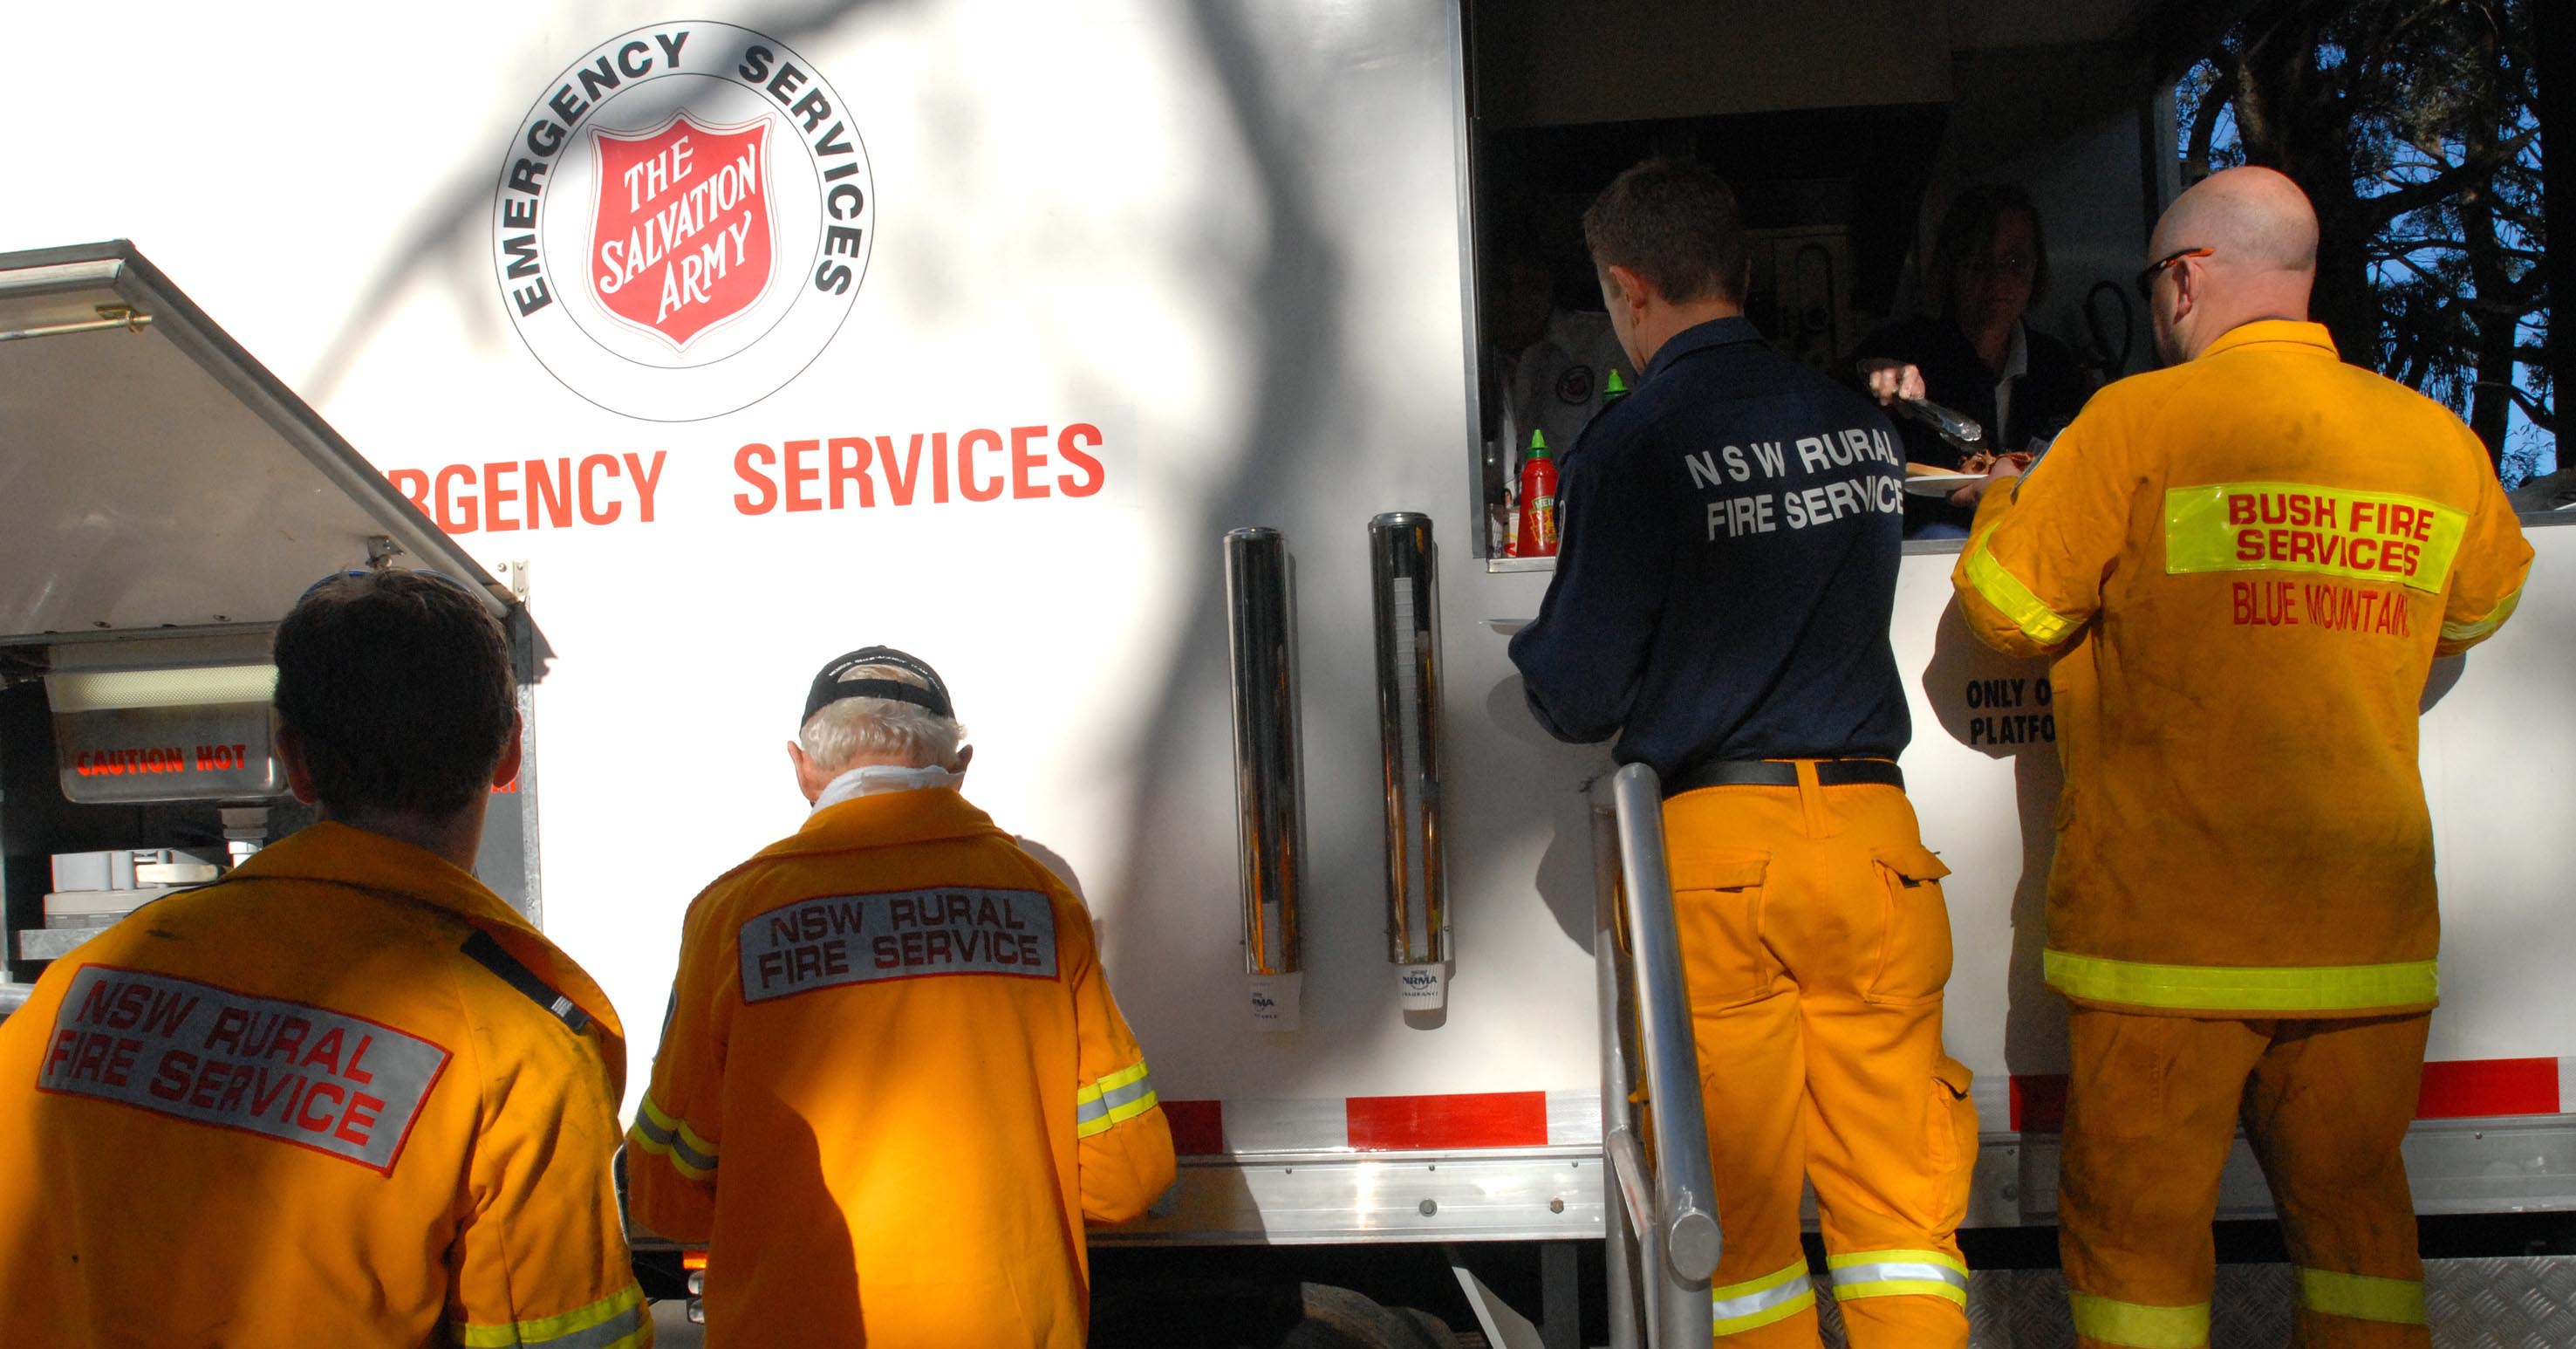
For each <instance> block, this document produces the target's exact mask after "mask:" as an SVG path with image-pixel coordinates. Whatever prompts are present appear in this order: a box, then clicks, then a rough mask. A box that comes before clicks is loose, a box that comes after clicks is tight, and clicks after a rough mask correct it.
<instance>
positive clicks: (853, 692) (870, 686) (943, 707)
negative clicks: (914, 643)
mask: <svg viewBox="0 0 2576 1349" xmlns="http://www.w3.org/2000/svg"><path fill="white" fill-rule="evenodd" d="M862 665H890V666H893V667H894V668H895V669H898V670H901V671H904V672H905V673H907V674H914V675H919V676H920V677H921V679H922V682H923V683H926V684H928V685H929V686H930V687H928V688H923V687H921V685H919V684H907V683H904V682H903V681H902V680H900V679H843V678H842V677H841V676H842V675H843V674H846V673H848V672H849V671H851V670H855V669H857V668H859V667H860V666H862ZM843 698H889V699H892V700H893V701H895V702H898V703H910V704H912V705H913V706H915V707H923V708H928V709H929V710H931V711H933V712H936V713H938V714H939V715H941V716H943V717H947V718H949V719H951V720H954V719H955V718H956V716H957V712H956V709H955V708H954V707H953V706H952V705H951V704H950V703H949V701H948V684H947V682H946V681H944V680H942V679H941V678H940V677H939V672H938V671H937V670H934V669H931V668H930V662H928V661H925V660H923V659H921V658H920V657H918V656H915V655H911V654H910V653H908V652H903V651H897V650H895V649H894V648H893V647H890V646H868V647H861V648H859V649H858V650H856V651H853V652H851V653H849V654H848V655H846V656H840V657H836V658H834V660H833V661H832V663H831V664H829V665H826V666H824V667H823V672H822V673H821V674H818V675H816V676H814V687H813V688H812V689H810V690H808V691H807V692H806V694H805V715H804V717H803V718H801V719H800V720H798V721H797V723H796V724H797V725H799V726H802V725H804V724H805V723H806V722H808V721H812V720H813V719H814V714H815V713H817V712H820V711H822V710H823V709H824V708H825V707H827V706H830V705H831V704H833V703H837V702H839V701H840V700H842V699H843Z"/></svg>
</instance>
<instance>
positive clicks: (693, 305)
mask: <svg viewBox="0 0 2576 1349" xmlns="http://www.w3.org/2000/svg"><path fill="white" fill-rule="evenodd" d="M597 134H598V138H599V179H600V182H601V183H602V184H605V185H608V186H605V187H603V189H602V190H601V192H600V193H599V214H598V217H597V218H596V220H595V221H594V222H593V223H592V225H591V229H590V237H591V240H592V244H593V248H592V252H593V253H594V255H595V256H596V258H597V260H598V266H597V267H596V268H594V269H593V271H592V277H591V285H592V286H593V287H594V288H595V290H596V292H597V295H598V299H599V303H600V305H601V307H603V308H605V309H606V310H607V311H608V312H609V314H610V315H611V316H612V317H614V318H618V319H621V320H623V321H625V322H626V323H627V324H628V325H629V326H631V327H634V328H636V329H638V330H640V331H643V332H648V333H652V334H655V335H656V336H659V337H660V338H661V339H662V340H663V341H665V342H668V343H669V344H670V345H671V349H672V350H673V351H687V350H688V349H689V345H690V344H691V343H693V342H695V341H696V340H697V339H698V337H699V335H700V334H702V333H704V332H706V331H707V330H708V329H709V328H713V327H716V326H718V325H720V324H722V323H724V322H725V321H726V320H728V319H732V318H736V317H739V316H740V315H742V314H744V313H745V312H747V311H749V310H751V309H752V308H754V307H756V306H757V305H758V304H759V303H760V297H761V296H763V295H766V294H768V293H769V287H770V285H771V284H772V283H773V282H774V281H775V280H776V278H775V277H774V276H772V275H771V270H772V269H771V267H770V212H769V198H768V196H767V195H766V194H764V193H763V192H762V191H761V190H760V185H761V183H762V182H763V181H765V180H766V179H767V178H768V176H769V172H768V166H769V159H768V151H769V122H768V121H767V119H763V120H761V121H758V122H754V123H752V124H751V125H749V126H746V127H738V128H729V129H725V130H717V129H714V128H710V127H705V126H701V125H699V124H698V123H696V122H694V121H691V120H690V118H689V115H688V114H687V113H685V112H684V113H681V114H679V115H678V116H675V117H673V118H672V119H671V121H670V124H669V125H667V126H665V127H663V128H662V129H661V130H659V131H657V132H655V133H654V134H652V135H647V136H639V137H635V138H633V139H629V138H627V137H624V136H612V135H610V134H608V133H607V132H605V131H602V132H599V133H597ZM701 159H704V160H706V161H708V162H710V163H712V164H713V165H714V166H715V167H713V168H708V167H706V166H705V165H703V164H701V163H700V162H699V161H700V160H701ZM692 177H695V178H698V179H699V180H700V188H701V189H702V190H692V191H691V192H690V193H689V194H688V195H686V196H683V197H681V198H680V200H679V201H678V202H676V203H674V204H673V205H670V206H662V207H660V208H659V209H656V204H657V203H658V202H659V201H660V200H661V197H660V196H656V195H654V194H653V192H652V190H651V189H652V186H653V185H654V184H655V183H657V182H659V181H661V180H662V179H664V178H670V179H674V180H676V181H678V182H686V181H687V180H688V179H690V178H692ZM620 183H623V184H625V185H626V190H625V191H623V192H620V191H617V190H615V186H614V185H616V184H620ZM669 195H672V194H671V193H670V192H665V193H663V194H662V196H669ZM700 239H704V240H706V242H705V243H704V244H703V245H698V246H696V247H694V248H693V247H692V245H693V244H696V241H698V240H700ZM728 245H730V247H728ZM656 277H659V278H660V281H661V284H659V285H655V284H653V281H654V278H656Z"/></svg>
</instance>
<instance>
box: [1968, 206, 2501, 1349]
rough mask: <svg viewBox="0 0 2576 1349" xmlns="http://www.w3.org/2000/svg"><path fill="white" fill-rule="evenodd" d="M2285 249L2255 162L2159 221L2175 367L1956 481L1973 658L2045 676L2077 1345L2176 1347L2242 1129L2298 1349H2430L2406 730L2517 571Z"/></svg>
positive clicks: (2486, 474)
mask: <svg viewBox="0 0 2576 1349" xmlns="http://www.w3.org/2000/svg"><path fill="white" fill-rule="evenodd" d="M2316 242H2317V227H2316V217H2315V215H2314V214H2313V212H2312V211H2311V210H2310V209H2309V206H2308V203H2307V200H2306V198H2305V197H2304V196H2302V195H2301V194H2300V193H2299V190H2298V188H2297V187H2295V186H2294V185H2292V184H2291V183H2290V181H2289V180H2288V179H2287V178H2284V177H2282V176H2281V175H2279V174H2276V173H2273V172H2271V171H2269V170H2266V169H2238V170H2232V171H2230V172H2227V173H2222V174H2219V175H2217V176H2216V177H2213V178H2211V179H2209V180H2208V181H2206V182H2204V183H2202V184H2200V185H2199V186H2197V187H2195V188H2193V189H2192V190H2191V191H2190V192H2188V193H2185V194H2184V195H2183V197H2182V198H2181V199H2180V200H2178V201H2177V202H2175V204H2174V206H2173V208H2172V209H2170V210H2168V211H2167V212H2166V213H2165V215H2164V218H2163V219H2162V220H2161V221H2160V222H2159V223H2158V225H2157V227H2156V231H2155V238H2154V241H2153V245H2152V248H2151V250H2150V254H2149V256H2150V257H2152V258H2153V259H2154V261H2153V263H2152V264H2151V265H2150V266H2149V267H2148V269H2147V271H2146V272H2145V273H2143V274H2142V275H2141V277H2140V285H2141V287H2142V288H2143V289H2145V290H2146V291H2147V292H2148V298H2149V301H2150V303H2151V305H2152V307H2153V311H2154V316H2155V329H2156V335H2157V342H2158V346H2159V348H2160V349H2161V350H2162V351H2163V353H2164V355H2165V358H2166V360H2167V362H2168V364H2169V365H2170V367H2171V368H2169V369H2165V370H2162V371H2158V372H2155V373H2152V374H2146V375H2140V376H2137V377H2136V378H2133V379H2128V380H2123V381H2121V382H2120V383H2118V384H2115V385H2112V386H2111V387H2109V388H2107V389H2104V390H2103V391H2102V392H2101V393H2099V394H2097V395H2095V396H2094V398H2093V401H2092V403H2091V404H2090V406H2088V407H2087V408H2086V409H2085V411H2084V414H2083V415H2082V416H2081V417H2080V418H2078V419H2077V420H2076V422H2075V423H2074V425H2073V426H2072V427H2070V428H2069V429H2068V430H2067V432H2066V433H2065V435H2064V436H2063V437H2061V438H2060V439H2059V440H2058V441H2057V442H2056V444H2055V445H2054V446H2053V447H2052V448H2051V449H2050V450H2049V452H2048V454H2047V455H2046V457H2045V458H2044V459H2043V460H2041V461H2040V462H2039V463H2038V464H2037V465H2035V466H2034V467H2033V468H2032V469H2031V470H2029V472H2028V475H2027V476H2025V477H2022V478H2021V479H2020V480H2019V481H2018V482H2017V483H2014V484H2013V485H2012V487H2011V489H2010V490H2001V489H1996V490H1989V491H1987V492H1986V493H1985V496H1984V499H1983V501H1982V502H1981V504H1980V508H1979V512H1978V520H1977V528H1976V531H1975V533H1974V535H1973V537H1972V539H1971V542H1970V545H1969V547H1968V548H1967V550H1966V551H1965V553H1964V554H1962V556H1961V558H1960V561H1959V566H1958V569H1957V574H1956V583H1957V586H1958V591H1959V599H1960V605H1961V607H1962V609H1963V610H1964V611H1965V613H1966V615H1967V618H1968V621H1969V623H1970V625H1971V626H1972V627H1973V628H1974V629H1975V630H1976V631H1977V633H1978V634H1979V635H1980V636H1981V637H1983V638H1984V639H1985V640H1986V641H1988V642H1989V643H1991V644H1993V645H1995V646H1997V647H1999V648H2001V649H2003V650H2005V651H2008V652H2015V653H2022V654H2046V655H2050V656H2053V657H2054V658H2055V661H2056V664H2055V672H2054V679H2055V682H2056V710H2057V718H2058V726H2059V727H2060V730H2061V734H2060V735H2059V737H2058V744H2059V747H2060V749H2061V751H2062V753H2063V754H2064V755H2065V766H2066V788H2065V798H2064V800H2063V802H2062V803H2061V805H2060V807H2059V811H2058V817H2057V820H2058V845H2057V859H2056V864H2055V867H2054V869H2053V870H2052V872H2051V874H2050V877H2049V895H2048V951H2047V956H2046V962H2047V974H2048V982H2049V983H2050V984H2051V985H2052V986H2054V987H2055V988H2057V989H2058V990H2060V991H2061V992H2063V993H2064V994H2065V995H2066V996H2067V998H2068V999H2069V1000H2070V1001H2071V1002H2072V1003H2073V1005H2074V1010H2073V1013H2072V1026H2071V1039H2072V1053H2073V1066H2074V1078H2073V1083H2072V1086H2071V1089H2070V1092H2069V1096H2068V1101H2067V1118H2066V1139H2065V1153H2064V1160H2063V1165H2064V1172H2063V1180H2062V1188H2061V1190H2060V1194H2059V1207H2060V1213H2061V1216H2062V1221H2063V1223H2064V1232H2063V1245H2064V1258H2065V1268H2066V1280H2067V1285H2068V1287H2069V1289H2070V1290H2071V1293H2072V1297H2073V1300H2074V1311H2075V1324H2076V1329H2077V1332H2078V1334H2079V1335H2080V1336H2081V1342H2082V1343H2083V1344H2086V1345H2100V1346H2109V1345H2132V1346H2157V1347H2159V1349H2162V1347H2163V1346H2180V1347H2182V1349H2189V1347H2190V1346H2197V1345H2201V1344H2205V1343H2207V1340H2208V1335H2209V1292H2210V1284H2211V1279H2212V1277H2213V1272H2214V1271H2213V1251H2212V1240H2211V1234H2210V1220H2211V1217H2212V1216H2213V1214H2214V1212H2215V1209H2216V1204H2217V1193H2218V1174H2219V1166H2220V1164H2221V1163H2222V1162H2223V1161H2224V1160H2225V1158H2226V1156H2227V1151H2228V1147H2229V1144H2230V1141H2231V1139H2232V1138H2233V1136H2234V1134H2235V1131H2236V1128H2237V1124H2238V1121H2239V1118H2240V1114H2241V1118H2242V1120H2243V1122H2244V1125H2245V1127H2246V1130H2247V1132H2248V1133H2249V1134H2250V1135H2251V1137H2252V1138H2253V1141H2254V1145H2255V1149H2256V1152H2257V1153H2258V1155H2259V1156H2260V1157H2261V1159H2262V1162H2263V1168H2264V1173H2265V1175H2266V1177H2267V1178H2268V1179H2269V1180H2270V1182H2271V1186H2272V1194H2273V1200H2274V1203H2275V1205H2276V1207H2277V1208H2278V1210H2279V1212H2280V1214H2281V1218H2282V1223H2283V1226H2284V1228H2285V1230H2286V1233H2287V1236H2288V1239H2289V1245H2290V1254H2291V1258H2292V1260H2293V1261H2294V1262H2295V1264H2296V1265H2297V1267H2298V1299H2299V1311H2298V1319H2299V1327H2300V1336H2301V1343H2303V1344H2305V1345H2308V1346H2310V1347H2311V1349H2317V1347H2319V1346H2342V1345H2349V1346H2377V1345H2424V1344H2429V1343H2430V1342H2431V1341H2430V1332H2429V1331H2428V1329H2427V1327H2426V1323H2425V1313H2424V1290H2423V1283H2422V1278H2423V1269H2422V1265H2421V1262H2420V1261H2419V1260H2418V1258H2417V1252H2416V1248H2415V1222H2414V1210H2413V1204H2412V1202H2411V1200H2410V1198H2409V1196H2408V1193H2407V1188H2406V1173H2405V1167H2404V1164H2403V1163H2402V1161H2401V1160H2400V1158H2399V1156H2398V1144H2399V1142H2400V1141H2401V1140H2402V1139H2403V1138H2404V1137H2405V1134H2406V1130H2407V1126H2408V1124H2409V1123H2410V1121H2411V1120H2412V1118H2413V1115H2414V1108H2415V1101H2416V1091H2417V1085H2418V1081H2419V1079H2420V1077H2421V1075H2422V1069H2423V1057H2424V1042H2425V1027H2426V1025H2427V1022H2428V1020H2429V1016H2430V1010H2431V1008H2432V1007H2433V1004H2434V1001H2435V994H2436V988H2435V982H2434V967H2433V962H2434V952H2435V948H2436V946H2437V945H2438V936H2439V933H2438V926H2437V919H2436V917H2435V913H2434V895H2433V836H2432V826H2431V821H2430V818H2429V816H2428V814H2427V811H2426V807H2425V801H2424V790H2423V783H2422V780H2421V778H2420V777H2419V776H2418V774H2417V769H2416V738H2417V729H2416V714H2417V707H2418V701H2419V699H2420V698H2421V697H2422V695H2423V692H2424V682H2425V676H2426V672H2427V670H2428V669H2429V667H2430V665H2431V663H2432V660H2433V658H2434V657H2435V656H2437V655H2445V654H2449V653H2451V652H2456V651H2459V650H2462V649H2464V648H2466V647H2468V646H2470V645H2472V644H2474V643H2476V642H2478V641H2480V640H2483V639H2484V638H2486V637H2487V636H2488V635H2489V634H2491V633H2493V632H2494V631H2495V630H2496V629H2497V627H2498V626H2499V625H2501V624H2502V623H2503V622H2504V621H2505V618H2506V616H2507V615H2509V614H2511V613H2512V612H2513V606H2514V600H2515V598H2516V596H2517V595H2518V594H2519V593H2520V589H2521V585H2522V580H2523V574H2524V572H2525V571H2526V569H2527V568H2528V567H2529V566H2530V561H2531V549H2530V546H2529V545H2528V544H2526V543H2525V542H2524V541H2523V539H2522V535H2521V532H2520V529H2519V527H2518V526H2517V524H2516V522H2515V520H2514V516H2513V511H2512V508H2511V507H2510V506H2508V505H2507V504H2506V502H2505V498H2504V493H2503V492H2502V490H2501V489H2500V488H2499V486H2498V485H2497V482H2496V475H2495V470H2494V469H2493V468H2492V467H2491V466H2490V464H2489V461H2488V459H2487V456H2486V452H2485V449H2484V447H2483V446H2482V445H2481V444H2480V443H2479V441H2478V440H2477V438H2476V437H2475V436H2473V435H2472V434H2470V432H2469V431H2468V429H2467V428H2466V427H2464V426H2462V425H2461V424H2460V421H2459V419H2458V418H2456V417H2454V416H2452V415H2451V414H2450V412H2449V411H2447V410H2446V409H2444V408H2443V407H2441V406H2440V405H2439V404H2436V403H2434V402H2432V401H2431V400H2429V399H2426V398H2424V397H2422V396H2420V395H2418V394H2416V393H2414V392H2412V391H2410V390H2408V389H2406V388H2403V387H2401V386H2399V385H2397V384H2394V383H2391V382H2389V381H2388V380H2385V379H2381V378H2379V377H2378V376H2376V375H2372V374H2370V373H2368V372H2366V371H2363V370H2360V369H2357V368H2355V367H2353V366H2350V365H2346V364H2343V363H2342V362H2341V361H2339V360H2338V359H2337V358H2336V353H2335V347H2334V343H2333V341H2332V339H2330V338H2329V337H2328V336H2327V335H2326V330H2325V329H2324V328H2322V327H2320V326H2318V325H2316V324H2313V323H2309V322H2305V321H2304V320H2305V318H2306V315H2307V301H2308V290H2309V286H2310V283H2311V282H2312V281H2313V279H2314V276H2315V262H2316ZM1933 392H1934V395H1935V396H1936V397H1937V396H1938V391H1937V390H1935V391H1933ZM2010 472H2011V471H2010V470H2009V469H2004V470H2001V471H2000V473H1999V477H2009V476H2010Z"/></svg>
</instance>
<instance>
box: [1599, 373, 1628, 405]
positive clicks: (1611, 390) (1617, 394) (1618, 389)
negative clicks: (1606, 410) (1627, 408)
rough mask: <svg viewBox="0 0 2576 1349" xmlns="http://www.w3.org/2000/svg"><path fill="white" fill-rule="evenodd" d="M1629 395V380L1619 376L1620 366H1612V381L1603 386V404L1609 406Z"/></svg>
mask: <svg viewBox="0 0 2576 1349" xmlns="http://www.w3.org/2000/svg"><path fill="white" fill-rule="evenodd" d="M1627 396H1628V381H1626V380H1624V379H1621V378H1619V367H1617V366H1615V365H1614V366H1612V367H1610V382H1609V383H1607V384H1605V385H1602V386H1601V406H1603V407H1608V406H1610V405H1611V404H1612V403H1616V402H1618V401H1619V400H1620V399H1622V398H1625V397H1627Z"/></svg>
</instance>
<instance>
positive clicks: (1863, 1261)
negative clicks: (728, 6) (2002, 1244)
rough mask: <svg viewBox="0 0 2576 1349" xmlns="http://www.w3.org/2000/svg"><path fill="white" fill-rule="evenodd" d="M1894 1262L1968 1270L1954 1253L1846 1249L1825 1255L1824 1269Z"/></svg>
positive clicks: (1965, 1262)
mask: <svg viewBox="0 0 2576 1349" xmlns="http://www.w3.org/2000/svg"><path fill="white" fill-rule="evenodd" d="M1895 1263H1906V1264H1922V1265H1940V1266H1943V1267H1944V1268H1948V1269H1955V1270H1957V1271H1959V1272H1960V1273H1961V1274H1966V1273H1967V1272H1968V1262H1967V1261H1965V1260H1961V1259H1959V1258H1958V1257H1957V1256H1954V1255H1945V1254H1943V1253H1941V1252H1939V1251H1908V1250H1892V1251H1847V1252H1845V1253H1843V1254H1841V1255H1828V1256H1826V1257H1825V1269H1826V1270H1827V1271H1829V1272H1830V1271H1832V1270H1837V1269H1850V1268H1851V1267H1852V1266H1854V1265H1884V1264H1895Z"/></svg>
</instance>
